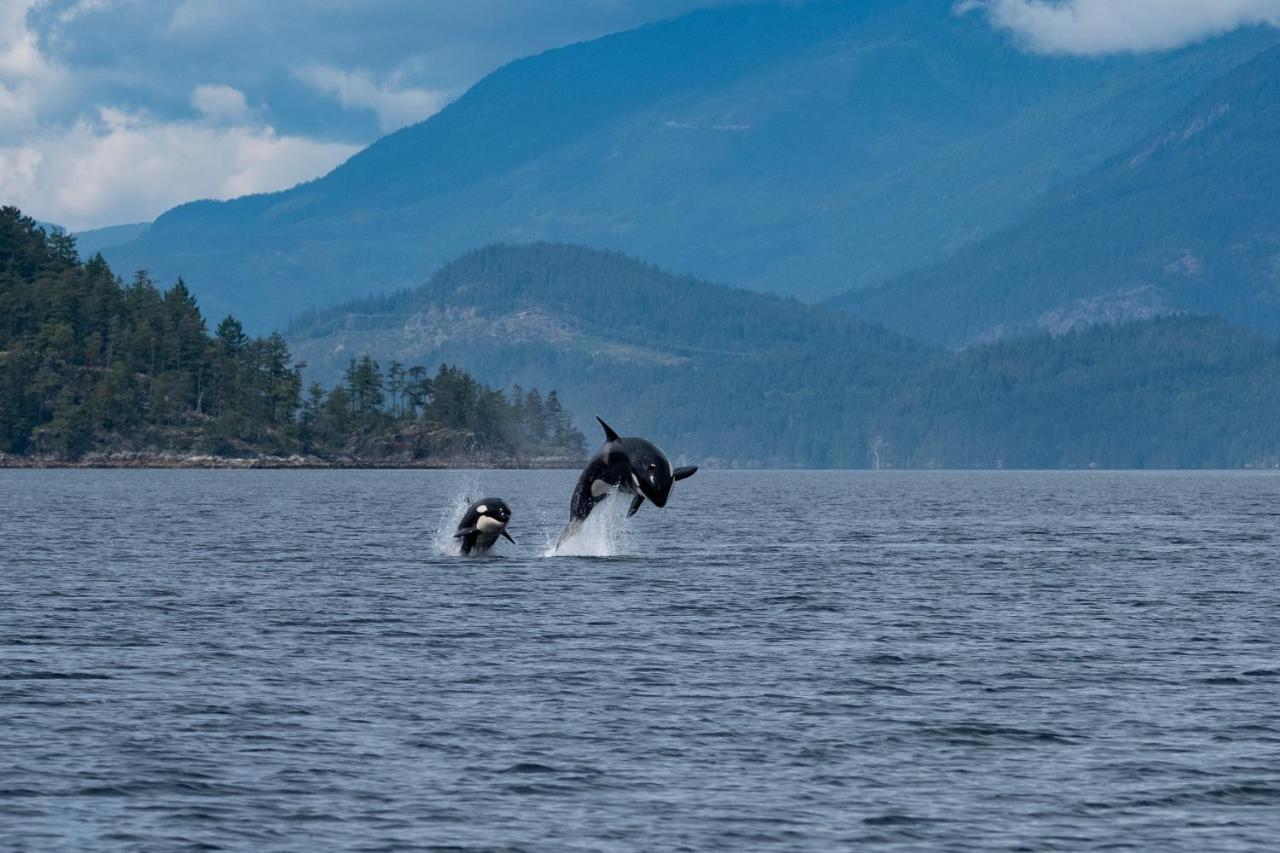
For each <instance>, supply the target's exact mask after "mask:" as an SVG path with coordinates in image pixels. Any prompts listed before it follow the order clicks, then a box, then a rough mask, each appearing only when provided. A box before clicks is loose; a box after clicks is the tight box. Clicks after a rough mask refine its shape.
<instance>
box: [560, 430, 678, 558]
mask: <svg viewBox="0 0 1280 853" xmlns="http://www.w3.org/2000/svg"><path fill="white" fill-rule="evenodd" d="M596 420H597V421H600V426H601V427H603V428H604V444H603V445H602V446H601V447H600V449H599V450H598V451H596V455H595V456H593V457H591V460H590V461H589V462H587V467H586V468H583V469H582V474H580V475H579V476H578V484H577V485H576V486H575V487H574V489H573V497H572V498H571V499H570V502H569V526H568V527H566V528H565V529H564V533H562V534H560V542H561V543H563V542H564V541H565V540H566V539H568V538H569V537H570V536H572V535H573V534H574V532H576V531H577V529H578V528H579V527H580V526H582V522H584V521H586V519H587V516H589V515H590V514H591V510H593V509H595V508H596V504H598V503H600V502H601V501H603V500H604V499H605V498H606V497H608V496H609V495H610V494H612V493H614V492H622V493H623V494H628V495H631V507H630V508H629V509H628V510H627V518H630V517H631V516H633V515H635V514H636V512H637V511H638V510H639V509H640V506H641V505H642V504H643V503H644V502H645V501H646V500H648V501H649V502H650V503H652V504H653V505H654V506H657V507H664V506H666V505H667V500H668V499H669V498H670V497H671V487H672V486H674V485H675V484H676V482H677V481H678V480H684V479H686V478H688V477H692V476H693V475H694V473H695V472H696V471H697V470H698V467H697V466H696V465H689V466H685V467H681V468H676V469H674V470H672V468H671V462H670V460H668V459H667V455H666V454H665V453H663V452H662V451H661V450H660V449H658V446H657V445H655V444H654V443H653V442H651V441H646V440H645V439H643V438H636V437H634V436H629V437H626V438H623V437H622V436H619V435H618V434H617V433H616V432H614V431H613V428H612V427H610V426H609V425H608V424H607V423H605V422H604V420H602V419H601V418H600V417H599V416H597V417H596Z"/></svg>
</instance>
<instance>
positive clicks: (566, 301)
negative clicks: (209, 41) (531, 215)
mask: <svg viewBox="0 0 1280 853" xmlns="http://www.w3.org/2000/svg"><path fill="white" fill-rule="evenodd" d="M289 339H290V343H291V346H292V348H293V350H294V351H295V352H296V353H297V354H298V356H299V357H300V358H301V359H302V360H304V361H306V362H307V364H308V370H309V371H310V372H311V373H312V374H313V375H315V376H317V377H321V378H330V377H335V376H336V375H337V374H338V373H339V372H340V371H341V369H342V367H343V365H345V364H347V363H348V362H349V360H350V358H351V357H353V356H355V355H357V354H361V353H366V352H367V353H370V354H372V355H373V357H374V358H376V359H378V360H379V361H381V362H382V363H383V364H387V363H390V362H391V361H400V362H416V363H422V364H432V363H436V362H439V361H450V362H456V363H457V364H459V365H461V366H462V367H463V368H465V369H467V370H469V371H471V372H473V373H475V374H477V375H481V376H485V377H488V378H489V379H490V381H494V382H497V383H499V384H502V385H511V384H522V385H526V386H527V385H531V384H537V385H541V386H542V387H556V388H559V389H561V392H562V393H563V394H564V395H565V399H566V401H567V406H568V408H569V409H570V411H571V413H572V414H574V415H576V416H577V419H578V423H579V425H580V426H581V427H582V428H583V430H584V432H587V433H588V435H594V434H595V433H594V432H593V430H592V427H593V424H594V421H593V420H592V418H591V416H592V415H595V414H599V415H603V416H604V417H605V419H606V420H608V421H609V422H610V423H611V424H613V426H615V427H616V428H618V429H619V430H622V431H623V432H626V433H629V434H641V435H646V436H650V437H652V438H654V439H655V440H657V441H658V442H659V443H660V444H661V445H663V446H664V447H667V448H668V449H669V450H671V451H672V453H673V454H674V455H675V456H676V457H677V458H679V459H683V460H687V461H693V462H699V463H710V464H753V465H808V466H849V467H866V466H872V465H875V464H880V465H884V466H897V467H999V466H1005V467H1087V466H1090V465H1097V466H1100V467H1161V466H1174V467H1200V466H1226V467H1235V466H1240V465H1270V464H1274V463H1275V462H1277V461H1280V397H1278V396H1277V395H1276V394H1275V393H1274V390H1275V388H1277V387H1280V344H1277V343H1276V341H1275V340H1273V339H1271V338H1267V337H1264V336H1262V335H1259V334H1256V333H1253V332H1248V331H1245V330H1242V329H1239V328H1236V327H1231V326H1228V325H1226V324H1224V323H1223V322H1221V321H1219V320H1210V319H1200V318H1194V317H1175V318H1164V319H1158V320H1154V321H1149V322H1146V323H1136V324H1126V325H1123V326H1117V327H1104V328H1099V329H1094V330H1090V331H1086V332H1081V333H1072V334H1068V335H1065V336H1062V337H1057V338H1053V337H1049V336H1047V335H1045V336H1039V337H1035V338H1031V339H1027V340H1021V341H1011V342H1005V343H1000V344H997V345H994V346H982V347H977V348H974V349H972V350H970V351H967V352H964V353H959V354H956V353H950V352H946V351H940V350H930V349H925V348H922V347H919V346H917V345H916V344H914V343H912V342H910V341H909V340H907V339H905V338H902V337H900V336H898V335H896V334H893V333H891V332H887V331H885V330H884V329H883V328H881V327H878V326H874V325H869V324H865V323H859V322H856V321H854V320H851V319H849V318H847V317H844V316H842V315H840V314H839V313H838V312H832V311H829V310H826V309H823V308H821V307H817V306H810V305H805V304H802V303H799V302H796V301H793V300H786V299H781V298H778V297H773V296H767V295H763V294H755V293H751V292H748V291H744V290H737V289H732V288H727V287H723V286H720V285H715V284H710V283H707V282H700V281H697V280H694V279H690V278H686V277H680V276H673V275H670V274H668V273H665V272H663V271H662V270H660V269H658V268H656V267H654V266H651V265H648V264H644V263H642V262H640V261H637V260H635V259H632V258H629V257H626V256H624V255H621V254H619V253H615V252H601V251H597V250H592V249H587V248H583V247H579V246H566V245H558V244H546V243H544V244H536V245H528V246H492V247H488V248H485V249H482V250H478V251H475V252H471V253H468V254H466V255H464V256H463V257H461V258H459V259H458V260H457V261H455V262H454V263H451V264H449V265H447V266H446V267H445V268H444V269H442V270H441V271H440V272H439V273H437V274H436V275H434V276H433V277H432V278H431V280H430V281H429V282H427V283H426V284H425V285H423V286H422V287H420V288H418V289H416V290H413V291H405V292H402V293H399V294H396V295H394V296H391V297H387V298H383V299H377V300H366V301H363V302H359V303H352V304H349V305H347V306H344V307H342V308H340V309H336V310H331V311H326V312H320V313H318V314H315V315H312V316H310V317H307V318H304V319H303V320H301V321H300V322H299V323H297V324H296V325H295V326H294V327H293V328H292V329H291V330H290V333H289Z"/></svg>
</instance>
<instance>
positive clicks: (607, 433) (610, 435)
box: [596, 415, 618, 441]
mask: <svg viewBox="0 0 1280 853" xmlns="http://www.w3.org/2000/svg"><path fill="white" fill-rule="evenodd" d="M596 420H598V421H600V426H602V427H604V440H605V441H617V440H618V434H617V433H616V432H614V431H613V427H611V426H609V425H608V424H607V423H605V422H604V419H603V418H601V417H600V416H599V415H596Z"/></svg>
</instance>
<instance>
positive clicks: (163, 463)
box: [0, 451, 582, 469]
mask: <svg viewBox="0 0 1280 853" xmlns="http://www.w3.org/2000/svg"><path fill="white" fill-rule="evenodd" d="M581 464H582V460H580V459H567V458H563V457H548V458H531V459H501V458H487V457H486V458H475V457H461V456H459V457H433V458H430V459H396V458H388V459H362V458H351V457H345V458H336V459H322V458H320V457H318V456H307V455H300V454H293V455H291V456H270V455H260V456H248V457H232V456H214V455H210V454H204V453H174V452H154V453H151V452H139V451H117V452H111V453H102V452H96V453H86V454H84V455H83V456H81V457H80V458H78V459H65V458H61V457H56V456H13V455H9V454H4V453H0V468H226V469H237V468H260V469H281V468H299V469H303V468H338V469H362V468H364V469H396V468H400V469H416V468H422V469H453V468H512V469H521V468H576V467H578V466H580V465H581Z"/></svg>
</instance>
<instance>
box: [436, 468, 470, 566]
mask: <svg viewBox="0 0 1280 853" xmlns="http://www.w3.org/2000/svg"><path fill="white" fill-rule="evenodd" d="M479 495H480V483H479V480H478V479H477V478H476V476H475V475H474V474H471V475H468V476H465V477H460V478H459V479H458V480H457V482H456V483H455V484H454V487H453V488H452V489H451V490H450V491H449V498H448V499H447V500H446V501H445V502H444V506H443V508H442V509H441V510H440V522H439V523H438V524H437V525H436V532H435V535H434V536H433V537H432V538H431V544H432V547H433V549H434V550H435V552H436V554H438V555H439V556H441V557H452V556H457V555H458V554H459V553H460V550H461V549H460V548H459V545H458V540H457V539H455V538H454V535H453V534H455V533H457V532H458V522H460V521H462V516H463V515H465V514H466V511H467V506H468V505H470V503H471V502H472V501H473V500H475V499H476V498H477V497H478V496H479Z"/></svg>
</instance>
